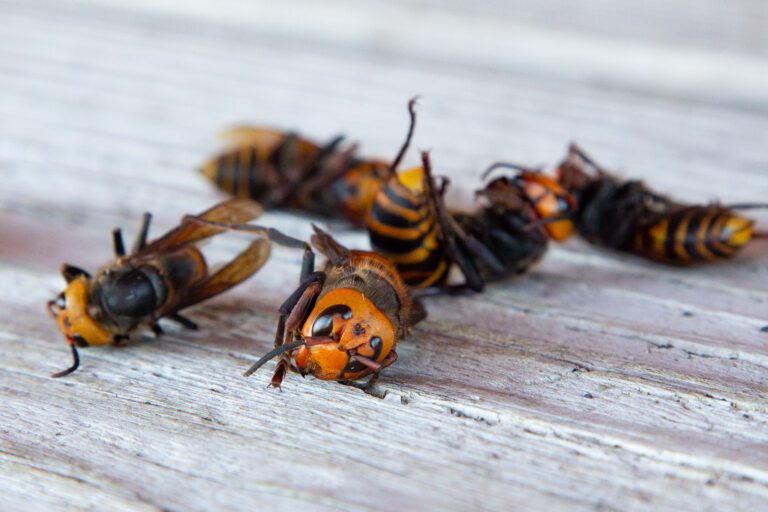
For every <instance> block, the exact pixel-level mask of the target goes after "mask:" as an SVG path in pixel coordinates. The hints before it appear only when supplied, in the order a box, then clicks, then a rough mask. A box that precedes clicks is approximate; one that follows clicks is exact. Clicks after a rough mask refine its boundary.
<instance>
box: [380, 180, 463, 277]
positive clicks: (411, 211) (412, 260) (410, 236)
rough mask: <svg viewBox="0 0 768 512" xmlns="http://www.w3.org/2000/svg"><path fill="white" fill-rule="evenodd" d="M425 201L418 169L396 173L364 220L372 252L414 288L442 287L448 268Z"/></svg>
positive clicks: (381, 188) (423, 187)
mask: <svg viewBox="0 0 768 512" xmlns="http://www.w3.org/2000/svg"><path fill="white" fill-rule="evenodd" d="M427 199H428V198H427V196H426V192H425V186H424V170H423V169H422V168H421V167H417V168H414V169H410V170H408V171H405V172H401V173H398V175H396V176H393V177H392V178H390V179H389V180H388V181H387V182H385V183H384V184H382V185H381V186H380V187H379V189H378V191H377V193H376V196H375V199H374V201H373V204H372V206H371V209H370V212H369V214H368V220H367V226H368V233H369V235H370V237H371V245H372V246H373V248H374V250H375V251H377V252H379V253H381V254H383V255H385V256H386V257H387V258H388V259H389V260H390V261H392V262H393V263H394V264H395V266H396V268H397V270H398V272H400V275H401V276H402V278H403V280H404V281H405V282H406V283H407V284H408V285H410V286H414V287H417V288H424V287H430V286H437V285H440V284H442V283H443V282H445V279H446V277H447V275H448V269H449V267H450V265H449V262H448V259H447V258H446V255H445V252H444V248H443V246H442V244H441V242H440V238H439V235H438V229H439V228H438V224H437V219H436V215H435V213H434V211H433V210H432V209H431V207H430V205H429V202H428V200H427Z"/></svg>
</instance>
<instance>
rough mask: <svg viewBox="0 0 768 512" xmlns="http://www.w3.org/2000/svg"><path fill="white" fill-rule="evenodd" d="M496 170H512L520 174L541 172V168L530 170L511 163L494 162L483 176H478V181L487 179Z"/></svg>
mask: <svg viewBox="0 0 768 512" xmlns="http://www.w3.org/2000/svg"><path fill="white" fill-rule="evenodd" d="M496 169H514V170H516V171H520V172H541V171H542V168H541V167H536V168H532V167H525V166H524V165H520V164H513V163H511V162H496V163H493V164H491V165H490V166H489V167H488V168H487V169H486V170H485V172H483V175H482V176H480V179H481V180H484V179H485V178H487V177H488V175H489V174H491V173H492V172H493V171H495V170H496Z"/></svg>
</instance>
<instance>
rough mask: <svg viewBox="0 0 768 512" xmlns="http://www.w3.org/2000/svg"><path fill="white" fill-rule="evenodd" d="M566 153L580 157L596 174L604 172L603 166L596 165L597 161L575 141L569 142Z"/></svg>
mask: <svg viewBox="0 0 768 512" xmlns="http://www.w3.org/2000/svg"><path fill="white" fill-rule="evenodd" d="M568 153H570V154H571V155H575V156H577V157H578V158H580V159H581V160H582V161H583V162H584V163H585V164H587V165H588V166H590V167H592V169H594V170H595V172H597V174H599V175H601V176H602V175H604V174H605V171H604V170H603V168H602V167H601V166H600V165H598V163H597V162H595V161H594V160H593V159H592V157H591V156H589V155H588V154H587V153H586V152H585V151H584V150H583V149H581V147H580V146H579V145H578V144H576V143H575V142H571V144H570V145H569V146H568Z"/></svg>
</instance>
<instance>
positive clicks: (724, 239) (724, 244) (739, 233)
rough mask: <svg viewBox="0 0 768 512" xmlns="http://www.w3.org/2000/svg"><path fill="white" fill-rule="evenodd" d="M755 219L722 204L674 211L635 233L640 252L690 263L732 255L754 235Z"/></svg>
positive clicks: (674, 262) (678, 262) (679, 262)
mask: <svg viewBox="0 0 768 512" xmlns="http://www.w3.org/2000/svg"><path fill="white" fill-rule="evenodd" d="M753 228H754V222H753V221H752V220H750V219H747V218H745V217H741V216H740V215H736V214H734V213H733V212H732V211H731V210H728V209H725V208H721V207H718V206H714V205H712V206H690V207H686V208H681V209H679V210H676V211H673V212H671V213H669V214H667V215H665V216H663V217H662V218H660V219H658V220H657V221H656V222H655V223H653V225H651V226H650V227H648V228H645V229H641V230H640V231H639V232H637V233H636V234H635V246H634V251H633V252H636V253H637V254H640V255H642V256H645V257H647V258H651V259H654V260H657V261H663V262H666V263H672V264H678V265H689V264H693V263H703V262H708V261H713V260H717V259H720V258H730V257H731V256H733V255H734V254H736V252H737V251H739V250H740V249H741V248H743V247H744V246H745V245H746V244H747V243H748V242H749V240H750V239H751V238H752V231H753Z"/></svg>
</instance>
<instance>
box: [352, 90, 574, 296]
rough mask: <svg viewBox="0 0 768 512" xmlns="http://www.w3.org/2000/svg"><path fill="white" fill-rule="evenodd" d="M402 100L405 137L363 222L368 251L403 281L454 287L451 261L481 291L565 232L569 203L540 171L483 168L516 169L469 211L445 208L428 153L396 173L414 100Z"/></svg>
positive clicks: (532, 259)
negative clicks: (449, 281) (405, 104)
mask: <svg viewBox="0 0 768 512" xmlns="http://www.w3.org/2000/svg"><path fill="white" fill-rule="evenodd" d="M408 107H409V112H410V115H411V126H410V129H409V131H408V136H407V137H406V140H405V143H404V144H403V146H402V148H401V150H400V153H399V154H398V156H397V158H396V159H395V160H394V162H393V164H392V166H391V175H390V178H389V179H387V180H386V181H384V182H383V183H382V185H381V187H380V188H379V190H378V192H377V193H376V196H375V198H374V201H373V204H372V206H371V209H370V213H369V215H368V219H367V222H366V224H367V227H368V232H369V235H370V239H371V245H372V246H373V248H374V250H376V251H377V252H379V253H381V254H383V255H385V256H386V257H387V258H389V259H390V260H391V261H392V262H393V263H394V264H395V267H396V268H397V270H398V272H400V274H401V275H402V277H403V279H404V280H405V282H406V283H407V284H408V285H410V286H412V287H414V288H430V289H431V290H432V291H435V292H439V291H441V290H449V289H450V290H456V289H457V288H456V287H453V286H446V284H445V283H446V280H447V277H448V273H449V271H450V268H451V267H452V265H453V264H456V265H457V266H458V267H459V269H460V270H461V272H462V274H463V275H464V279H465V284H463V285H460V286H459V287H458V288H459V289H460V288H470V289H473V290H475V291H480V290H482V289H483V287H484V284H485V283H486V282H488V281H491V280H498V279H501V278H503V277H507V276H510V275H514V274H518V273H521V272H523V271H525V270H527V269H528V268H529V267H530V266H531V265H532V264H533V263H534V262H536V261H537V260H538V259H539V258H540V257H541V256H542V255H543V254H544V252H545V250H546V248H547V241H548V240H549V239H550V238H554V239H556V240H562V239H564V238H566V237H567V236H568V235H569V234H570V230H571V228H572V225H571V222H570V220H568V216H569V215H570V214H571V211H572V209H573V208H574V207H575V204H574V202H573V200H572V199H571V197H570V195H569V194H568V193H567V192H566V191H565V190H564V189H563V188H562V187H560V186H559V185H558V184H557V183H556V182H555V181H553V180H552V179H550V178H547V177H546V176H544V175H543V174H541V173H539V172H535V171H530V170H528V169H525V168H521V167H519V166H514V165H512V164H496V165H494V166H492V167H491V168H490V169H489V171H491V170H493V169H495V168H498V167H513V168H514V169H515V171H516V174H515V175H514V176H512V177H501V178H496V179H495V180H493V181H491V182H490V183H489V184H488V185H487V186H486V188H485V189H483V190H481V191H479V192H478V196H481V197H483V198H484V199H485V201H486V204H485V205H483V206H481V207H479V208H478V209H477V210H475V211H474V212H472V213H461V212H455V211H449V210H448V209H447V208H446V206H445V204H444V200H443V197H444V193H445V189H446V186H447V181H446V180H445V179H444V180H443V181H442V183H441V184H440V186H438V185H437V184H436V183H435V180H434V178H433V176H432V171H431V164H430V160H429V155H428V154H427V153H422V165H421V166H420V167H415V168H413V169H408V170H406V171H402V172H396V169H397V165H398V163H399V162H400V160H401V159H402V157H403V155H404V154H405V152H406V151H407V148H408V146H409V144H410V139H411V137H412V134H413V131H414V126H415V119H416V116H415V112H414V110H413V100H412V101H411V102H410V103H409V106H408Z"/></svg>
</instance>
